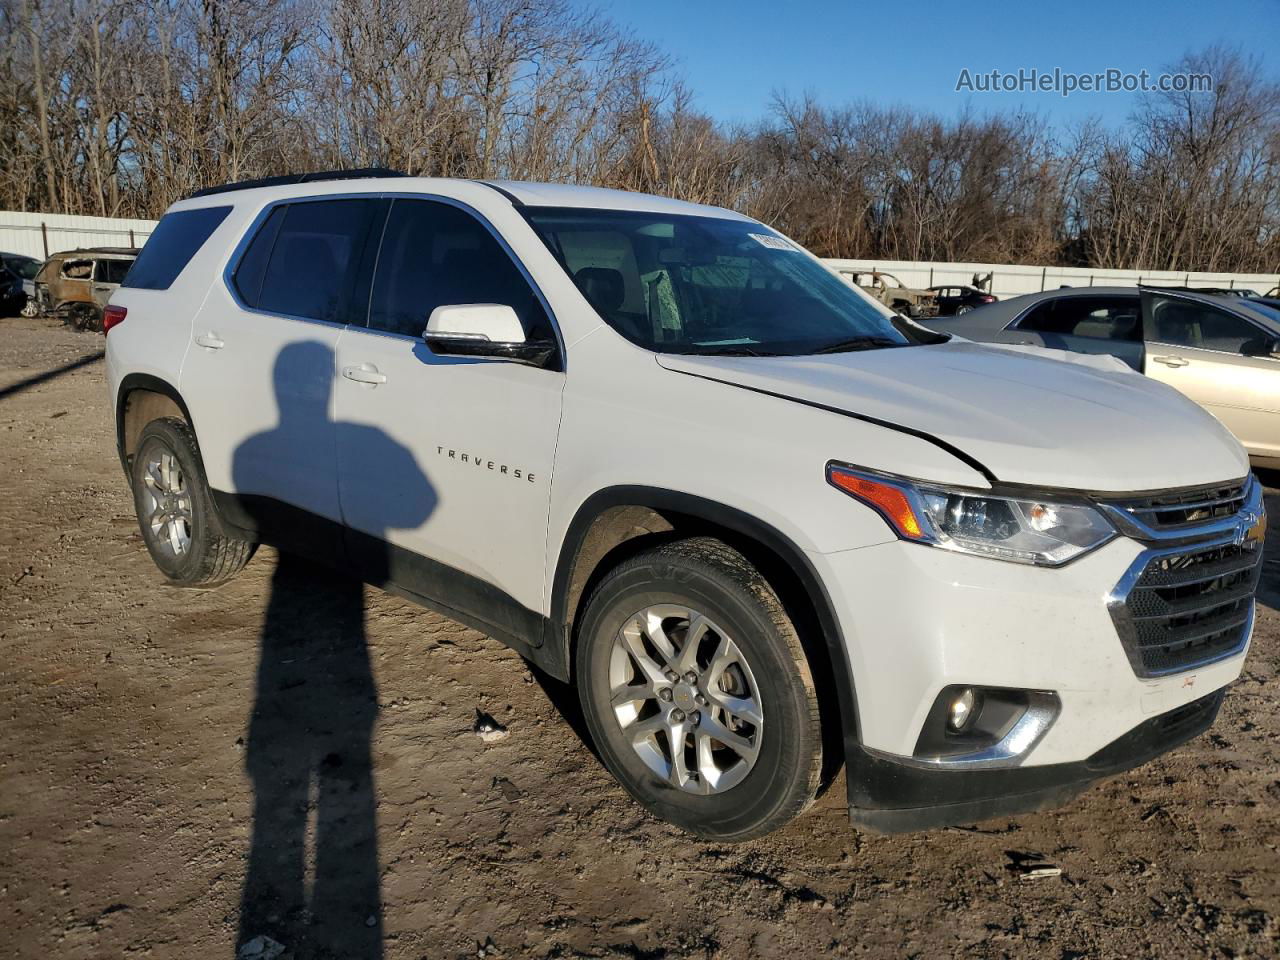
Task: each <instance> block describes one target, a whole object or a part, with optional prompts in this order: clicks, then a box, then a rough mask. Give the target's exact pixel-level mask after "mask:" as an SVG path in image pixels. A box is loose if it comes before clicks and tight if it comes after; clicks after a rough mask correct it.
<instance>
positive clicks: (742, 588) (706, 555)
mask: <svg viewBox="0 0 1280 960" xmlns="http://www.w3.org/2000/svg"><path fill="white" fill-rule="evenodd" d="M576 667H577V682H578V694H579V697H580V698H581V700H582V705H583V712H584V714H585V716H586V719H587V725H588V727H589V728H590V730H591V734H592V737H593V738H594V740H595V743H596V746H597V748H598V749H599V751H600V754H601V757H602V759H603V760H604V763H605V765H606V766H607V767H608V768H609V771H610V772H611V773H612V774H613V775H614V776H615V777H616V778H617V779H618V781H619V782H620V783H621V784H622V785H623V786H624V787H625V788H626V789H627V791H628V792H629V793H630V794H631V795H632V796H633V797H634V798H635V799H636V800H637V801H639V802H640V803H641V804H642V805H643V806H644V807H645V808H647V809H648V810H649V811H650V812H652V813H654V814H656V815H657V816H659V817H661V818H662V819H664V820H667V821H669V822H670V823H673V824H675V825H676V826H678V827H680V828H682V829H684V830H687V831H689V832H690V833H693V834H695V835H697V836H700V837H703V838H707V839H715V840H721V841H739V840H749V839H751V838H753V837H758V836H761V835H763V834H765V833H768V832H770V831H772V830H775V829H777V828H778V827H780V826H782V825H783V824H784V823H786V822H787V821H789V820H791V819H792V818H793V817H795V816H796V815H798V814H799V813H801V812H802V811H803V810H805V809H806V808H807V807H808V806H809V804H810V803H812V801H813V798H814V795H815V794H816V792H817V789H818V785H819V782H820V775H821V769H822V733H821V724H820V719H819V714H818V698H817V694H816V692H815V690H814V683H813V677H812V675H811V673H810V670H809V665H808V661H807V660H806V659H805V655H804V652H803V650H802V648H801V644H800V639H799V637H798V636H797V635H796V632H795V629H794V627H793V626H792V624H791V621H790V619H789V618H788V617H787V615H786V612H785V611H784V610H783V607H782V604H781V602H780V601H779V600H778V597H777V595H776V594H775V593H774V591H773V589H772V588H771V587H770V586H769V584H768V583H767V582H766V581H765V580H764V578H763V577H762V576H761V575H760V573H759V572H758V571H757V570H756V569H755V568H754V567H753V566H752V565H751V564H750V563H749V562H748V561H747V560H746V558H745V557H743V556H742V554H740V553H739V552H737V551H736V550H734V549H732V548H731V547H729V546H728V545H726V544H724V543H722V542H721V541H718V540H714V539H711V538H702V537H699V538H693V539H688V540H681V541H676V542H673V543H668V544H665V545H663V546H660V547H657V548H655V549H653V550H649V551H647V552H645V553H643V554H641V555H639V556H636V557H634V558H632V559H631V560H628V561H626V562H624V563H622V564H621V565H620V566H618V567H617V568H616V569H614V570H613V571H611V572H610V573H609V574H608V575H607V576H606V577H605V579H604V580H603V581H602V582H601V583H600V584H599V586H598V587H597V588H596V589H595V591H594V593H593V594H592V596H591V599H590V600H589V601H588V604H587V607H586V610H585V612H584V614H583V617H582V627H581V631H580V633H579V639H578V645H577V651H576Z"/></svg>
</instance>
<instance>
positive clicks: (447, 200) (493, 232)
mask: <svg viewBox="0 0 1280 960" xmlns="http://www.w3.org/2000/svg"><path fill="white" fill-rule="evenodd" d="M365 196H372V194H365ZM379 196H381V197H384V198H386V199H389V200H390V201H391V202H392V206H394V204H395V201H397V200H429V201H434V202H437V203H444V204H448V205H449V206H451V207H455V208H457V209H458V210H461V211H462V212H463V213H465V214H467V215H468V216H470V217H472V218H473V219H474V220H476V221H478V222H479V224H480V225H481V226H482V227H484V228H485V230H487V231H488V232H489V234H490V236H492V237H493V239H494V240H495V241H497V244H498V246H499V247H501V248H502V251H503V253H505V254H506V255H507V258H508V259H509V260H510V261H511V262H512V264H514V265H515V268H516V270H518V271H519V273H520V276H521V277H523V278H524V282H525V283H527V284H528V285H529V289H530V290H532V291H533V295H534V296H535V297H536V298H537V300H538V303H539V304H541V306H542V309H543V312H544V313H545V314H546V316H547V322H548V323H549V324H550V325H551V330H552V332H553V333H554V334H555V338H556V348H557V353H558V355H559V360H560V362H559V364H558V365H557V367H556V368H554V369H557V370H558V371H559V372H560V373H563V372H565V369H566V368H567V366H568V362H569V354H568V351H567V350H566V349H565V344H564V335H563V334H562V333H561V332H560V322H559V320H558V319H557V318H556V313H555V311H554V310H552V309H551V302H550V301H549V300H548V299H547V297H546V295H545V294H544V293H543V292H542V288H541V287H539V286H538V284H537V281H535V280H534V279H533V275H532V274H530V273H529V269H528V267H526V266H525V265H524V262H523V261H522V260H521V259H520V257H518V256H517V255H516V252H515V250H513V249H512V248H511V244H509V243H508V242H507V238H506V237H504V236H503V235H502V233H501V232H500V231H499V230H498V229H497V228H496V227H495V226H494V225H493V224H492V223H490V222H489V219H488V218H487V217H486V216H485V215H484V214H482V213H481V212H480V211H479V210H477V209H475V207H472V206H470V205H469V204H467V203H464V202H463V201H461V200H456V199H454V198H453V197H445V196H441V195H440V194H436V193H402V192H393V193H383V194H379ZM390 221H391V209H390V208H388V210H387V214H386V217H384V219H383V222H382V236H381V237H380V239H379V242H378V253H377V256H375V257H374V264H373V271H374V272H373V276H372V277H371V282H370V284H369V302H370V308H369V309H366V310H365V322H364V325H363V326H362V327H360V328H359V329H360V331H361V332H362V333H368V334H374V335H376V336H380V337H394V338H396V339H399V340H420V339H421V337H417V336H413V335H411V334H407V333H396V332H394V331H390V330H375V329H373V328H372V327H370V326H369V314H370V313H371V312H372V302H373V285H374V282H376V280H377V268H378V263H379V262H380V261H381V260H382V244H383V242H384V241H385V240H386V235H387V233H386V227H387V224H388V223H390ZM424 326H425V324H424ZM548 369H551V368H548Z"/></svg>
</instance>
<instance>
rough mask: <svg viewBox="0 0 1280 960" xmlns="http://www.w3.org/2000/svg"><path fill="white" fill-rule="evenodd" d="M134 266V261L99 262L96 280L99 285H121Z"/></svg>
mask: <svg viewBox="0 0 1280 960" xmlns="http://www.w3.org/2000/svg"><path fill="white" fill-rule="evenodd" d="M133 264H134V261H132V260H99V261H98V270H97V275H96V277H95V279H96V280H97V281H98V282H99V283H120V281H122V280H123V279H124V278H125V276H126V275H127V274H128V273H129V268H130V267H132V266H133Z"/></svg>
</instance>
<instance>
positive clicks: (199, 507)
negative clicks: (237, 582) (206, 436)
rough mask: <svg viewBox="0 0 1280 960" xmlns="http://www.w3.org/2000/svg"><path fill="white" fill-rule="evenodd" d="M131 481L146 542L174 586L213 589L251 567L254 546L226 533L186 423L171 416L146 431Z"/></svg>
mask: <svg viewBox="0 0 1280 960" xmlns="http://www.w3.org/2000/svg"><path fill="white" fill-rule="evenodd" d="M130 481H131V485H132V487H133V502H134V506H135V508H136V510H137V513H138V525H139V527H141V529H142V539H143V541H144V542H145V543H146V545H147V550H148V551H149V552H150V554H151V559H152V560H154V561H155V564H156V566H157V567H159V568H160V572H161V573H163V574H164V575H165V576H166V577H168V578H169V579H170V580H172V581H173V582H174V583H177V584H181V585H183V586H211V585H213V584H215V583H221V582H222V581H224V580H229V579H230V578H231V577H233V576H235V575H236V574H237V573H239V572H240V569H241V568H242V567H243V566H244V565H245V564H246V563H248V562H249V557H250V556H251V555H252V554H253V549H254V544H252V543H250V542H249V541H247V540H241V539H239V538H238V537H234V536H231V535H230V534H228V532H227V531H226V530H225V529H224V527H223V525H222V521H221V518H219V516H218V512H217V510H216V509H215V508H214V505H213V498H212V496H211V494H210V492H209V484H208V482H207V481H206V480H205V476H204V467H203V465H202V464H201V461H200V452H199V449H198V448H197V447H196V441H195V436H194V435H193V434H192V433H191V428H190V427H188V426H187V424H186V423H184V422H183V421H181V420H178V419H175V418H171V417H166V418H164V419H161V420H152V421H151V422H150V423H149V424H147V425H146V426H145V427H143V428H142V433H141V435H140V436H139V438H138V450H137V453H135V454H134V457H133V463H132V466H131V470H130Z"/></svg>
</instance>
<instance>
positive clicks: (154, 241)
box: [99, 207, 231, 290]
mask: <svg viewBox="0 0 1280 960" xmlns="http://www.w3.org/2000/svg"><path fill="white" fill-rule="evenodd" d="M230 212H231V208H230V207H202V208H201V209H199V210H175V211H174V212H173V213H166V214H165V215H164V216H163V217H162V218H161V219H160V222H159V223H158V224H156V229H155V232H154V233H153V234H151V238H150V239H149V240H148V241H147V242H146V244H145V245H144V246H143V248H142V252H141V253H139V254H138V259H137V260H135V261H133V269H131V270H128V273H127V275H126V276H124V282H123V283H121V284H120V285H121V286H124V287H135V288H138V289H142V290H167V289H169V287H170V286H171V285H172V284H173V281H174V280H177V279H178V274H180V273H181V272H182V270H183V268H184V267H185V266H186V265H187V264H188V263H190V262H191V258H192V257H194V256H195V255H196V251H197V250H199V249H200V248H201V247H202V246H204V242H205V241H206V240H208V239H209V236H210V235H211V234H212V233H213V231H214V230H216V229H217V228H218V225H219V224H220V223H222V221H223V220H225V219H227V214H229V213H230ZM104 262H105V261H104ZM111 262H112V263H122V264H124V266H125V268H126V269H128V266H129V263H130V261H128V260H119V261H111ZM111 269H114V268H111ZM99 279H103V278H102V271H101V270H99ZM104 282H106V283H120V280H119V279H112V280H105V281H104Z"/></svg>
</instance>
